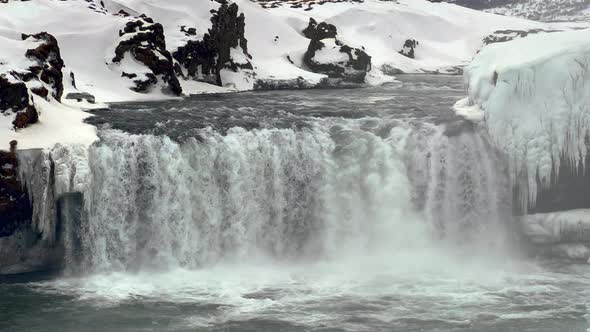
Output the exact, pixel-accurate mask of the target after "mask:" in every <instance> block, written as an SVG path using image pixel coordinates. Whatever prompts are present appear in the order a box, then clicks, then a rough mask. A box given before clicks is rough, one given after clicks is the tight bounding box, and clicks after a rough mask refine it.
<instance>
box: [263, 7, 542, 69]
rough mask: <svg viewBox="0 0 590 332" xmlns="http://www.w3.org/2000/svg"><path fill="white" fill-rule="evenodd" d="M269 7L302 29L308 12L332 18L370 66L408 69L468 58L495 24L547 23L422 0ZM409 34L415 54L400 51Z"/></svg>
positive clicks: (515, 26) (501, 26)
mask: <svg viewBox="0 0 590 332" xmlns="http://www.w3.org/2000/svg"><path fill="white" fill-rule="evenodd" d="M268 11H269V12H270V13H273V15H274V16H275V17H276V18H280V19H281V20H282V21H283V22H284V23H285V24H288V25H290V26H291V27H292V28H293V29H294V30H296V31H301V30H303V29H304V28H305V27H306V26H307V24H308V22H309V18H311V17H313V18H314V19H316V21H318V22H321V21H326V22H328V23H331V24H334V25H335V26H336V27H337V28H338V36H337V38H338V39H339V40H341V41H342V42H343V43H344V44H347V45H349V46H351V47H359V48H360V47H361V46H364V47H365V49H366V52H367V53H368V54H369V55H371V56H372V58H373V65H374V66H376V67H379V68H380V67H381V66H383V65H389V66H391V67H394V68H398V69H400V70H402V71H403V72H406V73H422V72H434V71H437V70H438V71H444V69H445V68H448V67H454V66H458V65H463V64H467V63H468V62H469V61H471V59H472V57H473V56H474V55H475V54H476V52H477V51H478V50H479V49H480V48H481V47H482V39H483V38H484V37H485V36H487V35H489V34H491V33H492V32H494V31H496V30H500V29H533V28H547V25H546V24H542V23H538V22H532V21H527V20H522V19H517V18H511V17H504V16H499V15H490V14H488V13H483V12H479V11H474V10H471V9H467V8H463V7H459V6H455V5H451V4H446V3H431V2H428V1H423V0H400V1H398V2H397V3H396V2H383V1H378V0H366V1H365V2H364V3H362V4H361V3H325V4H323V5H321V6H315V7H314V9H313V10H310V11H305V10H304V9H299V8H289V7H288V6H282V7H279V8H274V9H269V10H268ZM281 39H283V38H282V36H281ZM407 39H415V40H417V41H418V42H419V43H420V46H419V47H418V48H417V50H416V59H410V58H407V57H405V56H403V55H401V54H399V53H398V52H399V51H401V50H402V48H403V45H404V43H405V41H406V40H407Z"/></svg>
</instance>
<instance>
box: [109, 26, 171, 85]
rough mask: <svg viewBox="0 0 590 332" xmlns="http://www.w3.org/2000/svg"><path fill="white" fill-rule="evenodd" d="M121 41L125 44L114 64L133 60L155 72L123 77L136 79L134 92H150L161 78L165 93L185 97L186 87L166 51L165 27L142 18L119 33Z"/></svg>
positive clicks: (118, 51) (115, 57) (117, 49)
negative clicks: (179, 78) (126, 58)
mask: <svg viewBox="0 0 590 332" xmlns="http://www.w3.org/2000/svg"><path fill="white" fill-rule="evenodd" d="M119 37H121V41H120V42H119V44H118V45H117V47H116V48H115V56H114V57H113V59H112V61H113V63H121V62H122V61H123V59H124V58H125V56H131V57H132V58H133V59H134V60H136V61H138V62H140V63H142V64H144V65H145V66H146V67H147V68H148V69H149V70H150V71H151V73H131V74H127V73H125V72H123V74H122V76H123V77H129V78H131V79H133V82H134V83H135V87H133V88H132V90H134V91H136V92H141V93H146V92H149V91H150V89H151V88H152V87H153V86H154V85H156V84H157V83H158V82H159V78H161V79H162V81H163V82H164V83H165V85H166V87H165V88H164V90H163V91H164V92H166V93H172V94H175V95H180V94H182V87H181V86H180V82H179V81H178V78H177V77H176V74H175V72H174V64H173V59H172V55H171V54H170V52H168V50H166V41H165V37H164V27H163V26H162V24H160V23H155V22H154V20H152V19H151V18H149V17H147V16H145V15H141V16H140V17H138V18H135V19H133V20H131V21H129V22H127V24H126V25H125V27H124V28H123V30H120V31H119ZM132 75H134V76H132Z"/></svg>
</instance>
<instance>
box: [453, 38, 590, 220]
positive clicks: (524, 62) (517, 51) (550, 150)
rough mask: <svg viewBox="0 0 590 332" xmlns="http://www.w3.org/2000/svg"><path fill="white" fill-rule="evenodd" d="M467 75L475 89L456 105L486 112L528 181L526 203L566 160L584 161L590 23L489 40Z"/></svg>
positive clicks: (514, 169) (515, 168)
mask: <svg viewBox="0 0 590 332" xmlns="http://www.w3.org/2000/svg"><path fill="white" fill-rule="evenodd" d="M464 75H465V80H466V84H467V87H468V93H469V97H468V99H467V100H465V101H463V102H462V103H459V104H458V105H457V106H456V108H457V110H458V113H461V112H462V113H464V114H466V115H474V114H476V115H477V113H478V112H479V114H480V115H483V123H484V126H485V127H486V128H487V130H488V131H489V134H490V136H491V138H492V140H493V141H494V142H495V143H496V144H497V146H498V147H499V148H500V149H501V150H502V151H504V152H505V153H506V154H507V156H508V158H509V159H510V164H511V173H512V175H513V179H515V181H517V182H519V181H521V183H520V187H521V188H520V192H521V197H520V198H521V199H520V202H521V203H522V204H523V205H527V203H528V205H529V206H530V205H532V206H534V205H535V203H536V199H537V197H538V196H537V194H538V192H539V189H543V190H547V187H550V186H551V185H552V184H555V183H556V182H558V181H559V179H558V178H559V172H560V171H561V170H563V169H564V168H567V169H569V170H570V171H571V172H572V173H577V172H578V171H579V170H580V169H585V163H586V156H587V154H588V148H589V147H588V146H587V141H588V129H590V30H579V31H568V32H558V33H551V34H541V35H536V36H531V37H527V38H524V39H519V40H514V41H511V42H506V43H500V44H494V45H490V46H488V47H486V48H484V49H483V50H482V51H481V52H480V53H479V54H478V55H477V56H476V57H475V59H474V60H473V62H472V63H471V64H470V65H469V66H468V67H467V68H466V69H465V73H464ZM564 163H567V164H568V165H564ZM564 166H567V167H564ZM571 175H573V176H576V175H577V174H571ZM539 184H540V185H541V188H539ZM587 207H590V199H589V200H588V206H587ZM524 210H525V211H526V207H525V209H524Z"/></svg>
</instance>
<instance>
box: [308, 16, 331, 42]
mask: <svg viewBox="0 0 590 332" xmlns="http://www.w3.org/2000/svg"><path fill="white" fill-rule="evenodd" d="M337 34H338V30H337V29H336V26H334V25H332V24H328V23H326V22H322V23H320V24H318V23H317V22H316V20H314V19H313V18H310V19H309V25H308V26H307V28H305V29H304V30H303V35H304V36H305V38H307V39H312V40H321V39H325V38H336V35H337Z"/></svg>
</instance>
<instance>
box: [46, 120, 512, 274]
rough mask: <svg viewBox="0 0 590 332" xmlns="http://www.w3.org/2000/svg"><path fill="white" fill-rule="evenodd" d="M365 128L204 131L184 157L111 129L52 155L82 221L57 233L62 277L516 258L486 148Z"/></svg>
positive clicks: (321, 125)
mask: <svg viewBox="0 0 590 332" xmlns="http://www.w3.org/2000/svg"><path fill="white" fill-rule="evenodd" d="M334 121H336V123H334ZM371 123H373V124H374V121H373V122H372V121H365V120H355V121H350V120H342V121H340V120H321V121H318V122H317V123H316V124H314V125H313V126H312V127H310V128H304V129H300V130H294V129H260V130H252V131H247V130H245V129H241V128H234V129H231V130H229V131H228V132H227V134H225V135H221V134H219V133H217V132H214V131H212V130H210V129H204V130H203V131H202V132H201V136H200V137H199V139H191V140H189V141H186V142H184V143H182V144H180V143H177V142H174V141H172V140H170V139H168V138H166V137H158V136H151V135H130V134H126V133H122V132H119V131H115V130H105V131H102V132H101V133H100V136H101V141H100V143H97V144H95V145H93V146H91V147H90V148H89V149H88V150H87V151H84V150H83V149H79V148H75V147H63V146H60V147H57V148H55V149H54V150H53V151H51V152H50V153H49V158H51V160H52V161H53V163H54V164H55V169H56V170H58V172H57V173H58V175H59V176H57V177H56V184H55V186H56V188H59V189H60V190H59V192H58V193H57V194H56V195H60V194H63V193H66V192H74V191H80V192H82V194H83V198H84V207H83V209H82V210H83V211H82V213H81V214H80V218H78V219H75V220H66V221H63V222H64V223H65V225H64V226H63V229H64V233H65V234H64V236H63V238H64V242H65V249H66V256H67V258H66V260H67V262H66V264H67V269H68V270H70V271H72V272H82V273H93V272H113V271H141V270H168V269H175V268H186V269H198V268H204V267H210V266H213V265H216V264H227V263H232V262H233V263H238V262H239V263H240V264H244V263H247V262H253V263H254V262H260V261H265V262H282V263H285V262H293V263H297V262H302V263H310V262H319V261H326V262H330V261H345V260H348V259H351V258H352V257H361V256H365V257H369V256H372V257H376V256H379V257H388V256H391V255H394V254H395V255H399V254H403V253H404V252H409V253H411V252H413V251H419V252H424V251H425V250H430V251H434V252H436V251H440V250H441V249H442V248H446V249H449V248H451V249H452V250H453V251H455V252H460V253H462V254H464V255H466V256H476V255H477V254H478V253H480V254H482V255H490V254H491V252H497V253H499V252H501V251H505V250H509V249H508V248H507V242H508V240H509V239H510V232H511V220H512V219H511V217H510V212H511V211H510V187H509V186H507V185H506V183H507V179H506V175H505V174H504V170H503V169H504V168H503V165H502V162H501V161H500V160H501V158H499V157H498V156H497V155H496V154H495V153H494V152H493V149H491V148H490V147H489V146H488V144H487V143H486V140H485V138H484V137H482V136H480V135H479V134H478V133H476V132H473V131H471V130H467V131H464V132H462V133H459V134H458V135H453V136H450V137H449V136H446V135H445V134H444V133H443V128H442V126H436V125H432V124H425V123H424V122H421V123H418V122H417V121H416V122H415V123H414V122H413V121H408V120H404V121H401V120H400V121H398V120H393V121H390V122H388V123H384V124H380V125H378V126H372V127H371V126H370V125H369V124H371Z"/></svg>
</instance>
